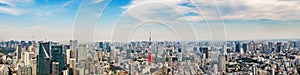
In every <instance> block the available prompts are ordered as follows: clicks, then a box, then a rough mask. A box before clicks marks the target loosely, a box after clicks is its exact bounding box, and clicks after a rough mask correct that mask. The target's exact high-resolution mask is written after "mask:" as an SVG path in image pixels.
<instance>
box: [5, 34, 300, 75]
mask: <svg viewBox="0 0 300 75" xmlns="http://www.w3.org/2000/svg"><path fill="white" fill-rule="evenodd" d="M299 48H300V41H297V40H289V41H264V40H262V41H226V42H211V41H202V42H178V41H151V37H150V38H149V40H147V41H136V42H128V43H124V42H93V43H85V44H81V43H79V42H78V40H70V42H69V44H61V43H59V42H54V41H13V40H11V41H2V42H0V52H1V53H0V75H108V74H109V75H236V74H237V75H240V74H242V75H244V74H247V75H248V74H250V75H277V74H288V75H290V74H291V75H296V74H300V54H299V53H300V50H299Z"/></svg>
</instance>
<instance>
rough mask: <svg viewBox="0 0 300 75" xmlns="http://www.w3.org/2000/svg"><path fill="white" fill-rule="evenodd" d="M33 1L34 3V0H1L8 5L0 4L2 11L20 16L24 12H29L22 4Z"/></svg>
mask: <svg viewBox="0 0 300 75" xmlns="http://www.w3.org/2000/svg"><path fill="white" fill-rule="evenodd" d="M31 3H33V0H0V4H5V5H7V6H0V13H4V14H11V15H15V16H18V15H21V14H23V13H27V11H25V9H20V7H22V5H26V4H31Z"/></svg>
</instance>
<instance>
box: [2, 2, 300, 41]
mask: <svg viewBox="0 0 300 75" xmlns="http://www.w3.org/2000/svg"><path fill="white" fill-rule="evenodd" d="M297 3H300V1H294V0H293V1H284V0H278V1H271V0H265V1H260V0H254V1H253V0H244V1H235V2H233V1H229V0H224V1H217V0H216V1H214V0H213V1H205V0H174V1H168V0H163V1H151V0H150V1H148V0H143V1H139V0H132V1H131V0H122V1H117V0H103V1H102V0H90V1H83V0H59V1H56V0H0V19H1V20H2V22H1V23H0V39H1V40H31V39H33V35H34V39H36V40H45V39H48V40H56V41H68V40H70V39H78V40H85V41H112V40H119V39H121V41H124V40H126V39H132V40H145V39H147V37H148V34H147V33H148V32H149V31H151V32H153V34H152V38H153V40H211V39H212V40H253V39H299V38H300V34H299V33H300V30H299V29H298V28H300V26H299V25H298V24H300V21H299V19H300V18H298V17H300V14H298V13H300V11H299V10H298V9H300V6H299V5H297ZM258 4H259V5H258ZM195 5H196V6H195ZM199 9H200V11H199ZM98 19H99V20H98ZM205 19H206V20H205ZM149 20H151V21H150V22H148V21H149ZM157 21H160V22H157ZM206 21H207V22H206ZM142 22H148V23H144V24H143V23H142ZM140 23H142V24H141V26H140V27H138V28H136V29H135V30H134V31H135V32H134V33H130V31H131V30H130V28H132V27H135V25H138V24H140ZM167 24H168V25H169V26H168V25H167ZM207 25H208V26H210V28H211V29H210V32H209V29H208V27H207ZM170 26H171V27H170ZM76 27H78V28H79V29H76ZM224 27H225V29H224ZM73 29H74V31H73ZM114 29H117V30H114ZM118 29H128V31H126V30H125V31H118ZM172 29H174V30H172ZM84 31H87V32H84ZM76 32H79V33H77V34H76ZM113 32H116V33H118V32H124V33H118V34H115V35H118V36H115V35H113V34H114V33H113ZM72 34H73V35H72ZM122 34H123V35H122ZM128 34H130V35H131V38H130V37H127V36H129V35H128ZM57 36H59V37H57ZM73 36H74V37H75V38H74V37H73ZM76 36H77V37H79V38H76ZM177 36H179V37H177ZM124 37H125V39H123V38H124Z"/></svg>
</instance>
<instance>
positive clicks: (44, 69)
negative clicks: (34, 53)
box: [37, 42, 51, 75]
mask: <svg viewBox="0 0 300 75" xmlns="http://www.w3.org/2000/svg"><path fill="white" fill-rule="evenodd" d="M50 50H51V42H40V43H39V53H38V58H37V75H49V74H50Z"/></svg>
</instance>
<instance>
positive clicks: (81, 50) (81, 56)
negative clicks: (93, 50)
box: [78, 44, 87, 61]
mask: <svg viewBox="0 0 300 75" xmlns="http://www.w3.org/2000/svg"><path fill="white" fill-rule="evenodd" d="M86 49H87V45H86V44H80V45H79V46H78V61H82V60H86V59H87V55H86Z"/></svg>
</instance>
